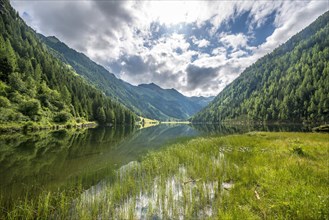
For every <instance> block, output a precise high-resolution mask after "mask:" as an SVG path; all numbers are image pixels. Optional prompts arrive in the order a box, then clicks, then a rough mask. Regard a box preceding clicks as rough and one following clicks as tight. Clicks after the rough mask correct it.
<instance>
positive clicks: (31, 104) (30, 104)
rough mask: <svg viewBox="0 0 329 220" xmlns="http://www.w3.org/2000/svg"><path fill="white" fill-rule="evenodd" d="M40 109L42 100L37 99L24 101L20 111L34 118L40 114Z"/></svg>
mask: <svg viewBox="0 0 329 220" xmlns="http://www.w3.org/2000/svg"><path fill="white" fill-rule="evenodd" d="M40 109H41V106H40V102H39V101H38V100H35V99H34V100H29V101H26V102H23V103H22V104H21V105H20V108H19V110H20V112H22V113H23V114H24V115H26V116H29V117H30V118H33V116H35V115H38V114H39V111H40Z"/></svg>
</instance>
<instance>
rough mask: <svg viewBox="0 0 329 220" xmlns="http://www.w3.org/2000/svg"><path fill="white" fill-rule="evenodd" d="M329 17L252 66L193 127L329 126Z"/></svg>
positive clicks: (312, 25)
mask: <svg viewBox="0 0 329 220" xmlns="http://www.w3.org/2000/svg"><path fill="white" fill-rule="evenodd" d="M328 36H329V12H326V13H325V14H323V15H322V16H320V17H319V18H318V19H317V20H316V21H315V22H313V23H312V24H311V25H309V26H308V27H307V28H305V29H304V30H302V31H301V32H300V33H298V34H296V35H295V36H293V37H292V38H291V39H290V40H289V41H287V42H286V43H285V44H283V45H281V46H279V47H278V48H277V49H275V50H274V51H273V52H272V53H270V54H268V55H266V56H264V57H263V58H261V59H259V60H258V61H257V62H256V63H254V64H253V65H251V66H250V67H248V68H247V69H246V70H245V71H244V72H243V73H242V74H241V75H240V76H239V77H238V78H237V79H235V80H234V81H233V82H232V83H231V84H230V85H228V86H227V87H226V88H225V89H224V90H223V91H222V92H221V93H219V95H218V96H217V97H216V98H215V99H214V100H213V102H211V103H210V104H209V106H207V107H206V108H205V109H203V110H202V111H201V112H199V113H198V114H196V115H195V116H194V117H193V118H192V121H193V122H219V121H225V120H230V119H233V120H234V119H237V120H256V121H284V122H328V121H329V95H328V94H329V38H328Z"/></svg>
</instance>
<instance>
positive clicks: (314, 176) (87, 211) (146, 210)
mask: <svg viewBox="0 0 329 220" xmlns="http://www.w3.org/2000/svg"><path fill="white" fill-rule="evenodd" d="M328 149H329V143H328V135H327V134H318V133H287V132H271V133H269V132H252V133H247V134H243V135H229V136H224V137H211V138H195V139H192V140H188V141H184V142H181V143H177V144H173V145H171V146H169V147H168V148H166V149H164V150H161V151H159V152H153V153H149V154H148V155H147V156H145V157H144V158H142V159H141V160H140V162H134V163H131V164H130V165H128V166H126V167H123V168H121V169H120V170H118V171H117V177H116V178H115V180H114V181H113V182H111V183H102V184H101V185H100V186H97V187H94V188H92V189H90V190H88V191H85V192H84V193H83V194H81V195H80V196H77V195H78V194H79V193H78V194H77V193H74V195H75V196H74V197H73V196H70V195H71V194H67V196H66V194H65V193H61V194H58V195H54V196H52V195H49V194H47V193H45V194H44V195H43V196H40V198H38V199H37V200H36V201H34V202H33V201H25V202H23V201H21V203H19V202H18V204H15V205H13V207H12V210H7V212H6V214H5V215H4V213H2V215H4V217H5V218H8V219H13V218H17V217H18V218H19V217H22V216H24V218H26V219H33V218H35V217H37V218H41V219H43V218H49V217H56V216H57V217H59V216H60V217H64V218H78V219H93V218H98V217H102V218H104V219H108V218H110V219H136V218H139V217H141V216H144V217H147V218H152V217H160V218H174V219H176V218H181V217H182V218H185V219H190V218H202V219H204V218H205V219H207V218H210V219H213V218H217V219H328V218H329V211H328V210H329V205H328V204H329V198H328V195H329V192H328V185H329V177H328V172H329V168H328V158H329V150H328ZM78 191H79V190H78ZM80 191H81V192H82V191H83V190H80ZM76 196H77V197H76ZM73 199H74V203H72V200H73ZM61 201H64V202H61ZM70 201H71V202H70ZM50 207H51V208H50ZM0 217H1V216H0Z"/></svg>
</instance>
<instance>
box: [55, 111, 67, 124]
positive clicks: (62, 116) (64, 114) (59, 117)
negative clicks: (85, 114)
mask: <svg viewBox="0 0 329 220" xmlns="http://www.w3.org/2000/svg"><path fill="white" fill-rule="evenodd" d="M70 119H71V114H70V113H68V112H60V113H58V114H57V115H56V116H55V117H54V122H57V123H65V122H67V121H69V120H70Z"/></svg>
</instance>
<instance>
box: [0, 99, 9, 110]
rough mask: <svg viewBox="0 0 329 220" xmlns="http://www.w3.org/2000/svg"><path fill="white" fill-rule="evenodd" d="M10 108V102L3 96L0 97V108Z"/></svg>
mask: <svg viewBox="0 0 329 220" xmlns="http://www.w3.org/2000/svg"><path fill="white" fill-rule="evenodd" d="M9 106H10V101H9V100H8V99H7V98H6V97H3V96H0V108H7V107H9Z"/></svg>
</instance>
